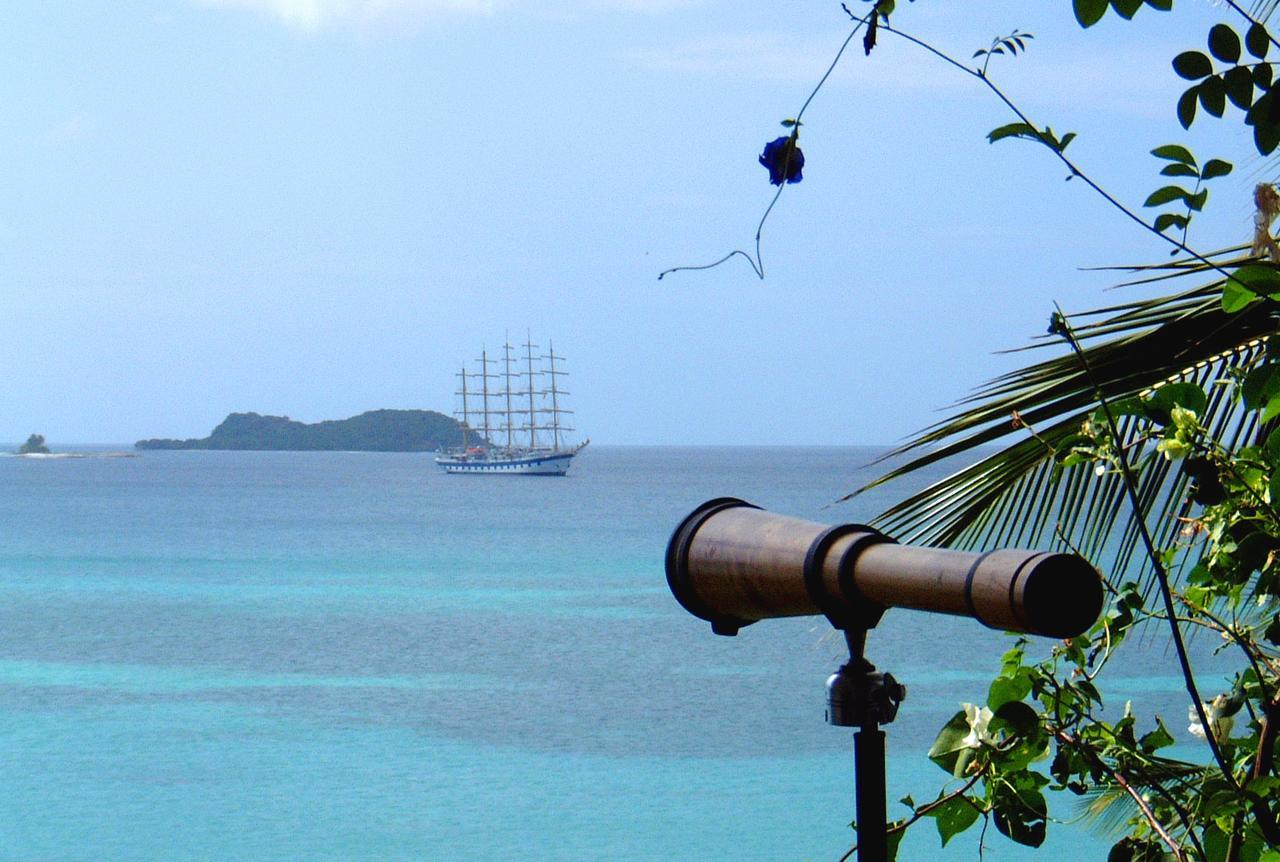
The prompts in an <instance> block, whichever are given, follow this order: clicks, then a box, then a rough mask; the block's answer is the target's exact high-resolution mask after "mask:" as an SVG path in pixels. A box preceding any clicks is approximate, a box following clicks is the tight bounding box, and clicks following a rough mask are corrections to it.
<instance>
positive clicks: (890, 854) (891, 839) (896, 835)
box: [884, 829, 907, 862]
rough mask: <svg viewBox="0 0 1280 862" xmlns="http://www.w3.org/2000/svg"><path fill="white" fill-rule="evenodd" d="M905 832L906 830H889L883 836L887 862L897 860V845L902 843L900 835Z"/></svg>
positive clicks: (895, 861)
mask: <svg viewBox="0 0 1280 862" xmlns="http://www.w3.org/2000/svg"><path fill="white" fill-rule="evenodd" d="M906 834H907V830H905V829H899V830H898V831H897V832H891V833H889V834H888V835H887V836H885V841H884V844H885V848H884V849H885V859H886V860H887V862H897V859H898V845H899V844H901V843H902V836H903V835H906Z"/></svg>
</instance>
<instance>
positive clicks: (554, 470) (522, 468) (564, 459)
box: [436, 443, 587, 476]
mask: <svg viewBox="0 0 1280 862" xmlns="http://www.w3.org/2000/svg"><path fill="white" fill-rule="evenodd" d="M586 445H587V444H586V443H583V444H582V446H577V447H575V448H573V449H568V450H565V451H563V452H555V451H550V450H547V451H542V452H538V451H534V452H522V453H512V454H510V455H506V456H503V455H498V454H493V455H480V456H470V457H466V456H461V455H441V456H440V457H439V458H436V463H437V464H439V465H440V469H442V470H444V471H445V472H446V473H456V474H459V475H464V474H465V475H482V474H483V475H501V476H563V475H564V474H565V473H567V472H569V464H570V462H572V461H573V456H574V455H577V454H578V453H579V452H581V451H582V448H583V446H586Z"/></svg>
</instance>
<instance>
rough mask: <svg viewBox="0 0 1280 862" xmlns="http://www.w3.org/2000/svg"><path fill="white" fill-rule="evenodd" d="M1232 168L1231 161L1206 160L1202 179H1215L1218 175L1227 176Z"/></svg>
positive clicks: (1201, 173) (1201, 174)
mask: <svg viewBox="0 0 1280 862" xmlns="http://www.w3.org/2000/svg"><path fill="white" fill-rule="evenodd" d="M1232 170H1233V166H1232V164H1231V162H1224V161H1223V160H1222V159H1209V161H1207V162H1205V165H1204V170H1203V171H1201V172H1200V179H1202V180H1213V179H1217V178H1218V177H1225V176H1226V175H1227V174H1229V173H1231V171H1232Z"/></svg>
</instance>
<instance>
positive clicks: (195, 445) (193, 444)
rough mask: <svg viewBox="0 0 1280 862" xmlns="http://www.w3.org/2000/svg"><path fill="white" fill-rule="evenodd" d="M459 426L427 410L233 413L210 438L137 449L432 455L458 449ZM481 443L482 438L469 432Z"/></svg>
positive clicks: (147, 443) (151, 444)
mask: <svg viewBox="0 0 1280 862" xmlns="http://www.w3.org/2000/svg"><path fill="white" fill-rule="evenodd" d="M461 434H462V431H461V427H460V426H459V424H458V422H457V421H456V420H454V419H452V418H450V417H448V416H445V415H443V414H440V413H436V412H434V411H431V410H370V411H368V412H366V413H361V414H360V415H359V416H353V417H351V418H350V419H337V420H329V421H325V422H316V423H314V424H310V425H308V424H306V423H303V422H297V421H294V420H292V419H290V418H288V417H287V416H261V415H259V414H257V413H232V414H231V415H229V416H228V417H227V418H226V419H224V420H223V421H222V423H221V424H219V425H218V427H217V428H215V429H213V433H212V434H210V435H209V436H208V437H203V438H200V439H193V440H139V441H138V442H137V443H136V444H134V445H135V446H137V448H139V449H249V450H274V451H281V450H283V451H339V452H431V451H435V450H437V449H445V448H448V447H450V446H456V445H457V444H458V442H459V440H460V439H461ZM472 435H473V439H474V440H476V441H479V438H480V436H481V435H479V434H476V433H475V432H474V431H473V432H472Z"/></svg>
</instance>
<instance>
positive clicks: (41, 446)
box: [18, 434, 49, 455]
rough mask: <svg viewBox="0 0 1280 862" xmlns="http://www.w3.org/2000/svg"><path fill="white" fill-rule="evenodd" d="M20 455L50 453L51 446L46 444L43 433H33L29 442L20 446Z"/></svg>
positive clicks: (28, 439)
mask: <svg viewBox="0 0 1280 862" xmlns="http://www.w3.org/2000/svg"><path fill="white" fill-rule="evenodd" d="M18 454H19V455H48V454H49V447H48V446H46V445H45V442H44V435H43V434H32V435H31V436H30V437H28V438H27V442H25V443H23V444H22V445H21V446H19V447H18Z"/></svg>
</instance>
